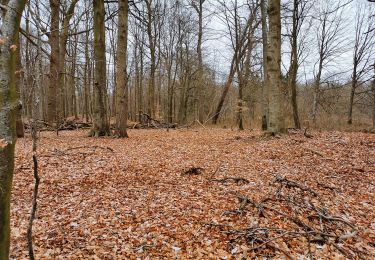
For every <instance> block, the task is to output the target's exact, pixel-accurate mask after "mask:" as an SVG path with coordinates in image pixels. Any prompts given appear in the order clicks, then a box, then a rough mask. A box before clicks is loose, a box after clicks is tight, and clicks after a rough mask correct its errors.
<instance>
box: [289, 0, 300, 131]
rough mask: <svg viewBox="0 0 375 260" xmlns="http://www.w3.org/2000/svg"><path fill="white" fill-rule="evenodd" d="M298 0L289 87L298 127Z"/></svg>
mask: <svg viewBox="0 0 375 260" xmlns="http://www.w3.org/2000/svg"><path fill="white" fill-rule="evenodd" d="M297 36H298V0H294V8H293V29H292V53H291V62H290V70H289V87H290V90H291V102H292V109H293V121H294V127H295V128H296V129H300V128H301V123H300V121H299V115H298V103H297V73H298V45H297Z"/></svg>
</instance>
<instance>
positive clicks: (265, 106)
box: [260, 0, 269, 131]
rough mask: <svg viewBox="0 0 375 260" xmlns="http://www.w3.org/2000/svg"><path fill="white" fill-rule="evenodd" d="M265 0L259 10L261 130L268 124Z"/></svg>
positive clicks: (265, 128)
mask: <svg viewBox="0 0 375 260" xmlns="http://www.w3.org/2000/svg"><path fill="white" fill-rule="evenodd" d="M266 2H267V0H261V3H260V11H261V16H262V46H263V86H262V113H263V115H262V130H263V131H265V130H267V126H268V107H269V102H268V89H267V87H268V70H267V61H266V57H267V47H268V37H267V34H268V28H267V12H266V8H267V7H266Z"/></svg>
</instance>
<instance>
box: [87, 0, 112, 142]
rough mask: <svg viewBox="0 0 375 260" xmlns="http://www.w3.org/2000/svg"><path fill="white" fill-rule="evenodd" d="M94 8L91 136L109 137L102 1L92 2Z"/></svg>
mask: <svg viewBox="0 0 375 260" xmlns="http://www.w3.org/2000/svg"><path fill="white" fill-rule="evenodd" d="M93 4H94V8H93V12H94V60H95V79H94V80H95V81H94V109H93V121H94V122H93V123H94V124H93V129H92V131H91V136H95V137H98V136H105V135H109V134H110V131H109V122H108V118H107V106H106V103H107V102H106V97H107V88H106V57H105V50H106V49H105V26H104V17H105V10H104V0H96V1H94V2H93Z"/></svg>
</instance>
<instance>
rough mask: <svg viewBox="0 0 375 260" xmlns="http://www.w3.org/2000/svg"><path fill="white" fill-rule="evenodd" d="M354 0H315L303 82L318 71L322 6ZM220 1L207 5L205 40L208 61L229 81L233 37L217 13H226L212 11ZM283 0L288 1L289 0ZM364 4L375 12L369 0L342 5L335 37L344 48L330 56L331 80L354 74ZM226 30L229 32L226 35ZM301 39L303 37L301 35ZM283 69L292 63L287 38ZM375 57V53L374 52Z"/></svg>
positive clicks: (306, 36) (302, 69)
mask: <svg viewBox="0 0 375 260" xmlns="http://www.w3.org/2000/svg"><path fill="white" fill-rule="evenodd" d="M238 1H239V2H241V0H238ZM348 1H350V0H346V1H343V0H316V1H311V2H313V3H314V4H313V7H312V9H311V11H310V14H309V19H311V21H312V26H311V28H310V29H309V31H308V32H307V33H305V29H304V30H302V31H303V32H302V33H303V34H304V37H303V42H304V44H305V45H306V51H305V52H304V53H306V54H307V55H306V57H305V58H304V62H302V64H301V65H300V68H299V77H298V80H299V82H300V83H304V82H305V81H306V80H307V81H311V80H312V79H313V78H314V75H315V73H314V71H316V63H317V60H318V59H317V57H318V44H317V42H318V41H317V31H318V29H319V27H318V19H319V17H318V15H317V13H318V12H319V10H320V9H321V8H319V7H321V6H325V5H328V8H329V10H333V8H334V7H336V6H340V5H343V4H345V3H346V2H348ZM215 2H216V4H217V3H218V2H217V1H211V3H209V5H211V8H210V6H208V7H207V9H208V10H207V11H206V16H207V17H208V18H207V20H206V26H205V41H204V50H205V54H206V55H205V61H206V62H208V63H209V64H213V66H214V67H215V70H217V71H218V72H220V73H219V75H221V76H220V77H219V78H218V80H219V81H220V82H223V81H225V79H226V76H227V74H228V70H229V67H230V60H231V56H232V53H233V51H232V48H231V47H230V45H229V40H228V38H227V37H226V35H227V28H226V26H225V24H224V23H223V22H222V21H221V19H219V18H218V17H217V16H220V15H222V14H220V13H217V14H216V15H211V16H210V15H209V13H210V12H212V5H214V4H215ZM227 2H230V1H227ZM282 2H284V3H285V0H283V1H282ZM360 5H365V8H366V10H367V15H370V14H371V13H374V8H373V7H375V3H368V2H367V1H366V0H353V1H352V2H350V3H349V4H348V5H346V6H344V7H343V8H342V21H341V25H340V30H341V32H340V35H339V36H338V37H337V40H336V41H335V45H337V46H338V47H340V48H337V50H336V51H335V53H334V55H332V58H331V59H330V62H329V63H328V64H327V66H325V69H324V72H323V75H324V77H325V78H327V80H328V79H329V80H333V79H335V80H338V81H340V82H345V81H347V80H348V79H349V78H350V75H351V70H352V57H353V49H354V37H355V26H354V24H355V13H356V9H357V8H358V7H359V6H360ZM330 19H332V20H334V19H337V17H335V18H334V14H330ZM283 21H284V24H283V25H282V33H283V34H285V33H286V32H287V29H286V26H285V20H283ZM305 24H306V25H304V27H305V28H306V27H309V26H308V24H309V21H306V22H305ZM225 34H226V35H225ZM300 42H301V39H300ZM282 53H283V55H282V71H283V73H284V74H285V73H286V70H287V68H288V66H289V63H290V61H289V59H290V58H289V42H288V40H287V39H284V40H283V45H282ZM374 58H375V56H374ZM338 72H343V73H342V74H340V75H339V76H337V77H331V78H328V77H329V75H333V74H336V73H338Z"/></svg>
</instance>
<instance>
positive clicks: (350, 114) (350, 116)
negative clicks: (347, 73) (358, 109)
mask: <svg viewBox="0 0 375 260" xmlns="http://www.w3.org/2000/svg"><path fill="white" fill-rule="evenodd" d="M354 70H355V69H354ZM354 73H355V72H353V77H352V84H351V88H350V98H349V109H348V125H351V124H352V123H353V105H354V95H355V89H356V87H357V80H356V79H355V76H354V75H355V74H354Z"/></svg>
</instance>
